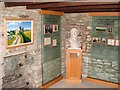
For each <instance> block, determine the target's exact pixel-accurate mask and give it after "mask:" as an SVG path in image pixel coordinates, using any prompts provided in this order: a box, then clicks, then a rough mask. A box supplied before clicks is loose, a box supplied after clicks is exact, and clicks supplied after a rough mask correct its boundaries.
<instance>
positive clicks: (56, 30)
mask: <svg viewBox="0 0 120 90" xmlns="http://www.w3.org/2000/svg"><path fill="white" fill-rule="evenodd" d="M53 32H58V25H57V24H54V25H53Z"/></svg>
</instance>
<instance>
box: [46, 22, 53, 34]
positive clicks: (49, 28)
mask: <svg viewBox="0 0 120 90" xmlns="http://www.w3.org/2000/svg"><path fill="white" fill-rule="evenodd" d="M52 30H53V25H49V24H47V25H44V34H50V33H52Z"/></svg>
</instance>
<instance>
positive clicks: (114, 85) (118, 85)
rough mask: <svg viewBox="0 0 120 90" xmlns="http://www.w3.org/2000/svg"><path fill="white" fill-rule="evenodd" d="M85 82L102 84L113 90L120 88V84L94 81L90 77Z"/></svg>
mask: <svg viewBox="0 0 120 90" xmlns="http://www.w3.org/2000/svg"><path fill="white" fill-rule="evenodd" d="M85 80H86V81H89V82H94V83H97V84H101V85H104V86H109V87H111V88H120V84H115V83H111V82H107V81H102V80H97V79H93V78H90V77H87V78H85Z"/></svg>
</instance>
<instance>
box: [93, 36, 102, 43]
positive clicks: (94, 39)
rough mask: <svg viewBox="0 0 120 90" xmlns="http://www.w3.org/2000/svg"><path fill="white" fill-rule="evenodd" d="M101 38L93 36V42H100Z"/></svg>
mask: <svg viewBox="0 0 120 90" xmlns="http://www.w3.org/2000/svg"><path fill="white" fill-rule="evenodd" d="M100 41H101V39H100V38H99V37H93V38H92V42H93V43H100Z"/></svg>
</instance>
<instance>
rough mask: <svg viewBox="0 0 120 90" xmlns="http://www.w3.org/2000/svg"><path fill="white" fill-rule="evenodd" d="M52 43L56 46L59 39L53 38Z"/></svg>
mask: <svg viewBox="0 0 120 90" xmlns="http://www.w3.org/2000/svg"><path fill="white" fill-rule="evenodd" d="M52 44H53V47H54V46H57V39H53V40H52Z"/></svg>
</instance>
